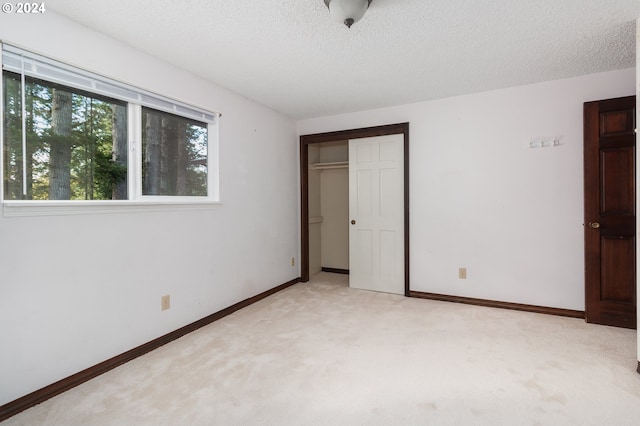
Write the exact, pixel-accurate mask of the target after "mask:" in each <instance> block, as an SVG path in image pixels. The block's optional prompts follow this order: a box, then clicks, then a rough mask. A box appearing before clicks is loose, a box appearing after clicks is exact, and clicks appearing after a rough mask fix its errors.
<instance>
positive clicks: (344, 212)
mask: <svg viewBox="0 0 640 426" xmlns="http://www.w3.org/2000/svg"><path fill="white" fill-rule="evenodd" d="M320 188H321V192H322V197H321V199H322V204H321V207H322V229H321V233H322V237H321V238H322V266H323V267H324V268H337V269H349V169H347V168H344V169H328V170H323V171H322V173H321V174H320Z"/></svg>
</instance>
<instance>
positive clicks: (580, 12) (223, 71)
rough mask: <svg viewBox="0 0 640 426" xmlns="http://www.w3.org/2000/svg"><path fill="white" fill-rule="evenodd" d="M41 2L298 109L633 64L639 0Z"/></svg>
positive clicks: (444, 93)
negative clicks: (351, 19)
mask: <svg viewBox="0 0 640 426" xmlns="http://www.w3.org/2000/svg"><path fill="white" fill-rule="evenodd" d="M46 7H47V8H48V9H50V10H53V11H55V12H57V13H59V14H62V15H66V16H67V17H69V18H71V19H73V20H75V21H77V22H79V23H81V24H83V25H85V26H87V27H89V28H93V29H95V30H97V31H99V32H102V33H105V34H107V35H109V36H111V37H113V38H115V39H118V40H121V41H123V42H125V43H127V44H129V45H131V46H134V47H136V48H138V49H140V50H143V51H145V52H148V53H151V54H153V55H155V56H157V57H159V58H162V59H163V60H165V61H167V62H170V63H174V64H178V65H180V66H181V67H183V68H186V69H188V70H190V71H192V72H194V73H196V74H198V75H200V76H203V77H205V78H207V79H209V80H211V81H213V82H215V83H217V84H219V85H221V86H224V87H226V88H228V89H231V90H233V91H235V92H236V93H239V94H241V95H244V96H246V97H247V98H250V99H253V100H255V101H258V102H260V103H262V104H264V105H267V106H269V107H271V108H273V109H275V110H277V111H280V112H282V113H284V114H286V115H288V116H290V117H293V118H297V119H301V118H310V117H317V116H324V115H331V114H337V113H343V112H349V111H359V110H365V109H371V108H378V107H385V106H391V105H399V104H405V103H411V102H418V101H423V100H430V99H438V98H444V97H448V96H454V95H460V94H467V93H473V92H479V91H485V90H491V89H497V88H504V87H510V86H516V85H522V84H528V83H534V82H539V81H545V80H554V79H560V78H566V77H572V76H578V75H583V74H590V73H596V72H602V71H609V70H616V69H623V68H632V67H634V66H635V20H636V19H637V18H638V17H640V0H533V1H532V0H373V2H372V4H371V7H370V9H369V11H368V12H367V14H366V15H365V17H364V18H363V19H362V21H360V22H358V23H357V24H355V25H354V26H353V27H352V28H351V29H347V28H346V27H345V26H343V25H340V24H338V23H335V22H334V21H332V20H331V19H330V16H329V13H328V10H327V8H326V6H325V4H324V2H323V0H182V1H180V0H47V2H46Z"/></svg>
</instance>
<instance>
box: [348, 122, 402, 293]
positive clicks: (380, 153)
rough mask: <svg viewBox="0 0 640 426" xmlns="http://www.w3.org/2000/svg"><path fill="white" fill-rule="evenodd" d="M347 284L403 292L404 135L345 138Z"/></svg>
mask: <svg viewBox="0 0 640 426" xmlns="http://www.w3.org/2000/svg"><path fill="white" fill-rule="evenodd" d="M349 216H350V222H351V223H350V225H349V226H350V227H349V285H350V286H351V287H354V288H360V289H365V290H373V291H381V292H386V293H396V294H404V135H402V134H398V135H389V136H378V137H373V138H362V139H353V140H350V141H349Z"/></svg>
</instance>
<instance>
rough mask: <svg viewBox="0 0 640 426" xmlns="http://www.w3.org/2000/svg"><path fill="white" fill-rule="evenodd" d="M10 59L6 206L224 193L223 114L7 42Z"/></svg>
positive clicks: (5, 103)
mask: <svg viewBox="0 0 640 426" xmlns="http://www.w3.org/2000/svg"><path fill="white" fill-rule="evenodd" d="M2 67H3V75H2V108H3V117H2V133H1V137H2V163H1V165H0V167H1V168H2V180H3V185H2V193H3V202H4V203H5V207H6V205H12V204H15V203H19V202H20V203H22V202H24V203H27V202H32V203H31V204H35V203H33V202H36V201H42V202H54V201H55V202H58V203H59V202H64V201H67V202H74V203H75V202H77V201H107V200H128V201H135V202H142V203H149V202H153V203H167V202H169V203H176V202H177V203H193V202H200V201H207V202H211V201H217V176H216V173H217V167H216V165H217V158H215V155H216V149H217V118H218V114H216V113H211V112H208V111H205V110H201V109H199V108H195V107H192V106H190V105H186V104H182V103H180V102H176V101H174V100H171V99H167V98H164V97H162V96H159V95H156V94H153V93H149V92H146V91H143V90H139V89H136V88H133V87H130V86H127V85H125V84H121V83H119V82H114V81H112V80H109V79H106V78H104V77H101V76H97V75H94V74H91V73H88V72H85V71H83V70H79V69H76V68H73V67H70V66H67V65H65V64H61V63H59V62H56V61H53V60H51V59H48V58H44V57H41V56H39V55H35V54H33V53H30V52H26V51H22V50H20V49H18V48H15V47H12V46H8V45H3V46H2ZM85 204H86V203H85Z"/></svg>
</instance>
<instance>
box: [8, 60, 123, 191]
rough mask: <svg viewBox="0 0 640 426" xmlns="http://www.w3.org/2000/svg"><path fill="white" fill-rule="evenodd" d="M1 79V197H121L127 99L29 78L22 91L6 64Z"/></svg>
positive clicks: (15, 76)
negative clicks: (2, 182)
mask: <svg viewBox="0 0 640 426" xmlns="http://www.w3.org/2000/svg"><path fill="white" fill-rule="evenodd" d="M3 87H4V138H3V140H4V199H5V200H111V199H115V200H126V199H127V151H128V149H127V106H126V103H124V102H120V101H116V100H114V99H107V98H101V97H97V96H94V95H91V94H88V93H83V92H80V91H77V90H74V89H72V88H70V87H66V86H61V85H57V84H51V83H48V82H46V81H42V80H36V79H33V78H26V79H25V88H24V96H23V89H22V81H21V77H20V75H17V74H13V73H10V72H5V73H4V78H3ZM23 101H24V105H22V102H23ZM23 114H24V116H23ZM23 134H24V139H23Z"/></svg>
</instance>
